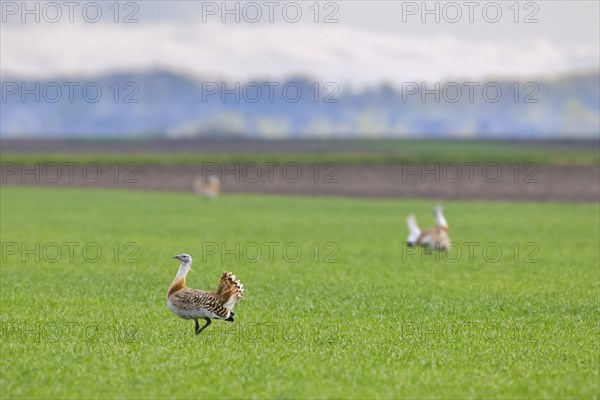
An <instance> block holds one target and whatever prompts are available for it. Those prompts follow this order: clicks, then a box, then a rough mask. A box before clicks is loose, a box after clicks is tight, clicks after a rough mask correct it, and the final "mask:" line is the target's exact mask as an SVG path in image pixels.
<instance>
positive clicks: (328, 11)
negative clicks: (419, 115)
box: [0, 0, 600, 86]
mask: <svg viewBox="0 0 600 400" xmlns="http://www.w3.org/2000/svg"><path fill="white" fill-rule="evenodd" d="M0 3H1V4H0V6H1V8H0V9H1V12H2V24H1V32H0V33H1V38H0V44H1V47H0V55H1V61H0V67H1V72H2V74H10V75H21V76H34V77H51V76H55V75H59V74H60V75H65V74H67V75H82V74H84V75H90V74H97V73H101V72H108V71H115V70H145V69H152V68H167V69H171V70H174V71H180V72H185V73H188V74H194V75H201V76H209V77H215V78H225V79H230V80H241V81H250V80H253V79H284V78H286V77H289V76H290V75H299V74H303V75H310V76H312V77H315V78H317V79H320V80H323V81H334V82H339V83H341V84H351V85H354V86H362V85H371V84H378V83H381V82H389V83H396V84H398V83H400V82H406V81H416V80H428V81H433V80H447V79H481V78H486V77H496V76H524V77H527V76H552V75H555V74H559V73H565V72H571V71H578V70H584V69H592V68H598V67H599V66H600V51H599V49H600V42H599V41H600V39H599V37H600V2H599V1H596V0H592V1H536V2H527V1H521V2H519V3H517V4H516V6H515V1H498V2H496V3H493V2H473V3H472V4H473V6H472V7H469V6H466V5H465V2H464V1H458V2H455V3H452V2H435V1H428V2H427V7H428V8H429V9H430V10H435V9H436V7H437V10H438V12H437V16H438V17H439V22H436V21H435V17H436V13H433V14H427V15H423V14H422V9H421V8H422V7H421V4H422V2H421V1H419V2H402V1H382V2H377V1H337V2H327V1H321V2H320V3H319V4H318V5H317V7H315V5H314V4H315V1H298V2H296V3H295V4H290V3H291V2H284V1H281V2H274V3H272V5H267V4H266V3H265V2H264V1H258V2H256V3H253V5H252V6H247V3H248V2H247V1H245V2H240V3H239V4H238V9H239V18H240V22H239V23H235V22H234V20H233V19H234V18H235V14H229V15H223V14H222V8H221V3H222V2H221V1H219V2H194V1H183V2H175V1H169V2H168V3H167V2H162V1H137V2H129V3H128V2H121V4H120V7H119V13H118V16H117V15H116V14H115V8H114V7H113V6H112V5H113V4H114V1H106V2H102V1H100V2H98V4H100V10H101V12H102V15H101V16H99V17H98V18H97V19H98V22H96V23H91V22H89V21H91V20H94V19H96V15H97V14H96V11H97V9H96V7H95V6H93V5H92V6H88V8H86V12H87V14H86V17H87V18H88V20H89V21H86V19H85V18H84V17H83V8H84V7H83V6H84V5H85V3H83V2H82V3H79V6H77V7H76V8H74V9H73V10H72V11H73V15H72V17H73V22H70V21H69V17H70V16H69V8H68V7H67V6H64V3H63V1H57V2H56V3H54V4H58V5H59V6H60V7H59V8H60V12H61V14H62V15H61V16H60V17H59V16H58V15H57V13H56V11H57V9H56V7H54V6H53V5H52V6H47V5H46V4H45V3H46V2H39V3H38V2H29V3H28V7H29V9H30V10H34V11H33V14H24V13H23V11H24V10H23V9H22V7H21V1H17V2H12V1H1V2H0ZM36 3H37V6H36ZM203 3H204V4H203ZM275 3H278V4H275ZM448 3H452V4H451V5H448ZM296 4H297V5H296ZM255 5H257V6H255ZM244 6H246V8H245V9H244ZM284 6H286V7H287V8H286V9H285V10H286V11H285V13H284ZM36 7H37V11H36ZM111 7H113V8H111ZM228 7H229V8H234V7H236V3H235V2H229V3H228ZM298 9H300V10H301V12H302V15H301V16H299V17H296V16H297V10H298ZM317 9H318V10H319V12H318V15H316V10H317ZM257 10H260V12H261V13H262V17H261V18H260V19H259V22H257V23H252V22H250V20H254V19H258V16H257ZM498 10H500V11H501V15H500V16H499V15H498V14H497V11H498ZM517 10H518V12H517ZM270 11H272V16H273V20H274V22H269V13H270ZM457 12H460V13H461V15H460V16H458V14H457ZM36 13H38V15H37V16H39V18H40V22H39V23H36V22H35V20H34V19H35V17H36V15H35V14H36ZM127 16H130V19H132V20H136V19H137V20H138V22H134V23H128V24H126V23H124V21H123V20H124V19H126V17H127ZM222 17H226V18H227V21H226V22H225V23H223V22H222V21H221V18H222ZM326 17H329V19H330V20H331V22H332V23H324V22H323V20H324V19H325V18H326ZM423 17H425V18H426V21H425V22H422V18H423ZM22 18H26V21H25V23H23V22H22V21H21V19H22ZM115 18H117V21H118V22H117V23H115V22H114V19H115ZM286 18H287V20H286ZM315 18H317V19H318V22H317V23H315V21H314V19H315ZM470 18H472V22H470V21H469V19H470ZM515 18H516V19H517V20H518V22H515ZM294 19H298V22H296V23H292V22H290V21H292V20H294ZM526 19H527V20H529V21H530V22H532V23H525V22H524V20H526ZM336 20H337V22H335V21H336ZM454 20H456V21H457V22H455V23H452V22H451V21H454ZM495 20H497V22H492V21H495ZM535 20H537V22H534V21H535ZM52 21H55V22H52Z"/></svg>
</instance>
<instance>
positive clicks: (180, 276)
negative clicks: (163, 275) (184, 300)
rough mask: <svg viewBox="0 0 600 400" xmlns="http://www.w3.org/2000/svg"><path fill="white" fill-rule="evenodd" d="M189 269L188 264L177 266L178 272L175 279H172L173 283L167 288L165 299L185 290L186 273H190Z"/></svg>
mask: <svg viewBox="0 0 600 400" xmlns="http://www.w3.org/2000/svg"><path fill="white" fill-rule="evenodd" d="M190 268H191V265H190V264H189V263H188V264H184V263H182V264H180V265H179V271H177V275H175V279H173V283H171V287H169V292H168V293H167V298H168V297H171V295H172V294H173V293H175V292H178V291H180V290H181V289H183V288H185V279H186V277H187V274H188V272H189V271H190Z"/></svg>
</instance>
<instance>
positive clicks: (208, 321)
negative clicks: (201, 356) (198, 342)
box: [196, 318, 211, 335]
mask: <svg viewBox="0 0 600 400" xmlns="http://www.w3.org/2000/svg"><path fill="white" fill-rule="evenodd" d="M204 320H205V321H206V324H205V325H204V326H203V327H202V328H200V329H198V327H199V326H200V325H198V320H196V335H199V334H200V332H202V331H203V330H204V328H206V327H207V326H209V325H210V322H211V321H210V318H204Z"/></svg>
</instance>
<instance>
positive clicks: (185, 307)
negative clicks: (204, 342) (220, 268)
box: [167, 254, 244, 334]
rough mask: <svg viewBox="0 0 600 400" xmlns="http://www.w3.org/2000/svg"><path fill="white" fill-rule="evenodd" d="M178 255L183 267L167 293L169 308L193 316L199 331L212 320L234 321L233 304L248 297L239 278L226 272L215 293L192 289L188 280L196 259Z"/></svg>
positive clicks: (179, 314)
mask: <svg viewBox="0 0 600 400" xmlns="http://www.w3.org/2000/svg"><path fill="white" fill-rule="evenodd" d="M174 258H176V259H178V260H179V261H180V266H179V271H178V272H177V275H176V276H175V279H174V280H173V283H172V284H171V287H170V288H169V291H168V292H167V306H168V307H169V309H170V310H171V311H173V312H174V313H175V314H177V315H178V316H179V317H181V318H183V319H193V320H194V321H195V322H196V328H195V332H196V334H199V333H200V332H202V330H203V329H204V328H206V327H207V326H208V325H210V320H211V319H222V320H225V321H230V322H233V316H234V313H233V307H234V305H235V303H237V302H238V301H240V300H242V298H243V296H244V285H243V284H242V283H241V282H240V281H239V280H236V279H235V275H233V274H232V273H231V272H223V275H221V280H220V281H219V286H218V287H217V290H216V291H214V292H210V291H205V290H198V289H191V288H188V287H187V286H186V285H185V281H186V278H187V273H188V272H189V270H190V268H191V264H192V258H191V257H190V256H189V255H187V254H180V255H178V256H174ZM199 318H203V319H204V320H205V321H206V325H204V326H203V327H202V328H200V325H199V324H198V319H199Z"/></svg>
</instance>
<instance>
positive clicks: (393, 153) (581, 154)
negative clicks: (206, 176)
mask: <svg viewBox="0 0 600 400" xmlns="http://www.w3.org/2000/svg"><path fill="white" fill-rule="evenodd" d="M125 142H126V143H127V141H125ZM91 143H93V142H91ZM316 143H321V146H322V150H321V151H311V152H306V151H294V150H293V149H294V145H293V144H286V142H285V141H283V142H282V143H281V146H280V147H281V148H279V149H277V150H276V151H260V152H254V151H251V152H248V151H241V150H239V151H228V152H214V151H212V152H204V153H203V152H193V151H184V152H177V151H162V152H134V153H131V152H122V153H112V154H111V153H106V152H99V153H97V152H74V153H64V152H62V153H61V152H59V153H49V152H48V151H46V150H44V151H43V152H22V153H19V152H14V153H9V152H3V153H1V154H0V158H1V161H2V162H3V163H9V162H16V163H36V162H79V163H90V162H97V163H101V164H113V163H116V162H119V163H127V162H135V163H138V164H161V165H172V164H198V163H202V162H259V163H260V162H299V163H313V162H337V163H340V164H397V163H401V162H459V163H460V162H490V161H495V162H500V163H515V162H535V163H539V164H556V165H599V164H600V153H599V151H598V150H599V148H598V145H597V143H590V144H589V145H588V146H583V145H579V146H574V145H573V144H572V143H571V144H569V143H566V144H564V145H562V146H560V145H554V146H551V145H548V144H545V143H544V142H540V143H537V144H536V143H519V144H518V145H515V143H510V142H494V141H481V140H380V139H378V140H337V139H336V140H334V141H330V140H329V141H328V140H323V141H320V142H316ZM113 144H114V147H115V148H116V149H118V148H119V142H118V141H117V142H114V143H113Z"/></svg>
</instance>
